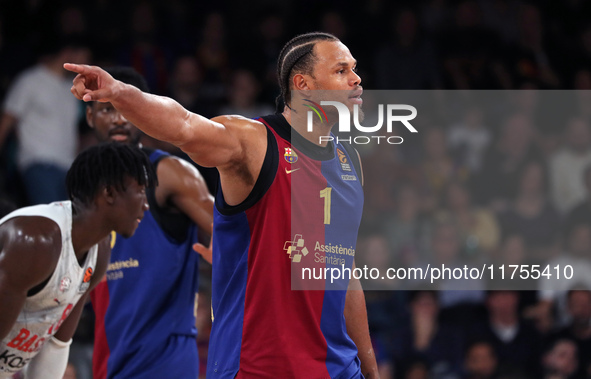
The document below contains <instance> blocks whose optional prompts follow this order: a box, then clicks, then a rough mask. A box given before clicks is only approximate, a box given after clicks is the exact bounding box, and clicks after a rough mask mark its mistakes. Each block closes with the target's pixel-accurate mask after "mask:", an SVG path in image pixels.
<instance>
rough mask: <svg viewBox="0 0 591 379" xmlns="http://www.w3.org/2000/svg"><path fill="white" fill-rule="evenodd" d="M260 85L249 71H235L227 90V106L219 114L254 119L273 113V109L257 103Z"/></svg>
mask: <svg viewBox="0 0 591 379" xmlns="http://www.w3.org/2000/svg"><path fill="white" fill-rule="evenodd" d="M260 93H261V85H260V83H259V82H258V80H257V78H256V77H255V76H254V74H253V73H252V72H251V71H248V70H236V71H234V72H233V73H232V80H231V82H230V88H229V90H228V104H227V105H226V106H224V107H222V108H221V110H220V114H239V115H242V116H244V117H249V118H256V117H260V116H261V115H265V114H269V113H273V107H272V106H270V105H268V104H261V103H259V102H258V97H259V94H260Z"/></svg>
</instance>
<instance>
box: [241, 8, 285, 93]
mask: <svg viewBox="0 0 591 379" xmlns="http://www.w3.org/2000/svg"><path fill="white" fill-rule="evenodd" d="M285 23H286V20H285V18H283V17H281V15H280V14H278V13H275V12H271V13H270V14H268V15H266V16H263V17H262V20H261V22H260V23H259V24H258V25H257V35H256V38H257V41H256V43H254V44H253V46H243V47H242V49H240V50H241V51H240V53H241V54H239V57H243V58H246V59H243V61H242V60H241V61H240V62H239V64H240V65H242V66H244V67H249V68H251V69H253V70H255V72H256V73H257V76H259V77H260V78H262V97H263V100H264V101H265V102H268V103H272V102H274V101H275V97H276V96H277V93H276V92H277V57H278V56H279V53H280V52H281V47H282V46H283V43H284V40H285ZM252 49H255V53H254V54H253V53H252ZM242 50H244V51H242ZM248 53H250V54H248ZM247 54H248V55H247Z"/></svg>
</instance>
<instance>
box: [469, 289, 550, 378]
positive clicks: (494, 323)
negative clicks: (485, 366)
mask: <svg viewBox="0 0 591 379" xmlns="http://www.w3.org/2000/svg"><path fill="white" fill-rule="evenodd" d="M519 298H520V292H518V291H504V290H503V291H489V292H488V293H487V297H486V309H487V311H488V319H487V320H486V321H483V322H481V323H477V324H476V325H475V326H474V328H473V329H472V330H471V332H470V336H471V337H472V338H474V339H475V340H482V341H487V342H488V343H490V345H491V346H492V347H493V348H494V351H495V356H496V357H497V359H498V364H499V367H500V368H502V369H503V370H502V371H504V372H521V373H528V372H530V373H531V372H533V371H534V370H535V369H536V367H537V365H538V361H539V357H540V352H539V351H538V350H537V348H538V346H539V343H540V341H541V340H540V336H539V335H538V333H537V331H536V330H535V329H534V328H533V327H532V326H530V325H528V324H527V323H525V322H524V320H522V319H521V318H520V316H519Z"/></svg>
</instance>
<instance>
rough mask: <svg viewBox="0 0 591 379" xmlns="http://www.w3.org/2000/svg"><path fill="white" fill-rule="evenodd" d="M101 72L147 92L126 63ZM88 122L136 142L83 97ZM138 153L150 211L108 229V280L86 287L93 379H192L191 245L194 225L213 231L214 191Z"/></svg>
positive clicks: (103, 137)
mask: <svg viewBox="0 0 591 379" xmlns="http://www.w3.org/2000/svg"><path fill="white" fill-rule="evenodd" d="M107 71H108V72H109V74H110V75H111V76H113V77H114V78H116V79H117V80H120V81H121V82H123V83H126V84H129V85H133V86H135V87H137V88H138V89H140V90H142V91H146V92H147V91H148V85H147V84H146V81H145V80H144V78H143V77H142V76H141V75H140V74H139V73H138V72H137V71H135V70H133V69H132V68H130V67H112V68H109V69H108V70H107ZM86 120H87V122H88V124H89V126H90V127H91V128H92V129H93V130H94V132H95V133H94V134H95V135H96V137H97V138H98V140H100V141H119V142H121V143H126V144H130V145H134V146H138V145H140V140H141V136H142V133H141V131H140V130H139V129H137V128H136V127H135V126H134V125H133V124H132V123H131V122H130V121H129V120H127V119H126V118H125V117H123V116H122V115H121V114H120V113H119V111H117V110H116V109H115V108H114V107H113V106H112V105H111V104H110V103H108V102H103V103H99V102H90V103H87V107H86ZM142 151H143V152H144V154H146V156H147V157H148V159H149V160H150V161H151V162H152V164H153V165H154V169H155V170H156V175H157V177H158V186H156V187H154V188H151V189H148V190H147V198H148V204H149V205H150V209H149V210H148V211H146V213H145V216H144V219H143V221H142V223H141V225H140V226H139V227H138V229H137V231H136V233H135V234H134V235H133V237H130V238H124V237H122V236H121V235H117V234H115V235H114V240H113V241H112V252H111V261H110V262H109V266H108V269H107V275H106V280H103V281H102V282H101V283H99V284H98V285H97V287H96V288H95V289H94V291H92V292H91V295H90V297H91V300H92V306H93V309H94V311H95V314H96V326H95V339H94V352H93V357H92V359H93V364H92V371H93V378H95V379H106V378H108V379H116V378H125V379H131V378H164V377H167V376H168V377H171V378H179V379H182V378H190V379H195V378H197V377H198V376H199V354H198V352H197V343H196V335H197V330H196V328H195V316H196V315H195V309H196V301H197V298H196V295H197V284H198V283H197V280H198V270H199V265H198V255H197V254H196V253H195V251H193V248H192V247H193V244H194V243H195V242H197V229H199V231H201V232H203V231H205V232H206V234H210V233H211V224H212V219H213V197H212V196H211V195H210V194H209V191H208V190H207V186H206V184H205V181H204V180H203V178H202V177H201V175H200V174H199V171H197V169H196V168H195V167H194V166H193V165H191V164H189V163H188V162H186V161H183V160H181V159H179V158H177V157H175V156H172V155H170V154H168V153H165V152H164V151H161V150H153V149H147V148H142ZM205 258H206V259H207V260H208V261H210V262H211V256H208V257H205Z"/></svg>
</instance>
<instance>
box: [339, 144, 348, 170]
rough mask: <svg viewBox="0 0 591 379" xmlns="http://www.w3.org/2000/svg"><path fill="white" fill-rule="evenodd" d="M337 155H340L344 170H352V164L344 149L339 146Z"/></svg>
mask: <svg viewBox="0 0 591 379" xmlns="http://www.w3.org/2000/svg"><path fill="white" fill-rule="evenodd" d="M337 155H338V156H339V163H340V164H341V168H342V169H343V171H351V165H350V164H349V160H348V159H347V156H346V155H345V153H344V152H343V150H341V149H338V148H337Z"/></svg>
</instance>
